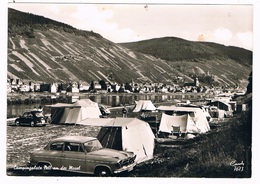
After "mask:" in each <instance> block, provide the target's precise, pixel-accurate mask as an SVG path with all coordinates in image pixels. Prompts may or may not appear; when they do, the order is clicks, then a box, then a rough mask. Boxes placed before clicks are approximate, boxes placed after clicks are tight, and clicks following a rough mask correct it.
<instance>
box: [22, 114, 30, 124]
mask: <svg viewBox="0 0 260 184" xmlns="http://www.w3.org/2000/svg"><path fill="white" fill-rule="evenodd" d="M28 116H29V113H28V112H25V113H24V114H23V115H22V116H21V118H20V124H21V125H27V124H28Z"/></svg>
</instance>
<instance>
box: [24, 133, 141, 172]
mask: <svg viewBox="0 0 260 184" xmlns="http://www.w3.org/2000/svg"><path fill="white" fill-rule="evenodd" d="M135 158H136V155H135V154H134V153H133V152H127V151H118V150H113V149H107V148H103V147H102V145H101V143H100V142H99V140H98V139H97V138H94V137H85V136H65V137H60V138H56V139H53V140H51V141H50V142H49V143H48V144H47V146H46V147H45V148H43V149H40V150H35V151H34V152H31V153H30V161H29V163H28V164H29V166H30V167H35V168H39V167H40V169H39V170H41V171H42V172H43V173H46V172H49V171H54V170H62V171H69V172H79V173H86V174H94V175H96V176H110V175H115V174H118V173H121V172H124V171H126V172H129V171H131V170H133V168H134V166H135V165H136V163H135Z"/></svg>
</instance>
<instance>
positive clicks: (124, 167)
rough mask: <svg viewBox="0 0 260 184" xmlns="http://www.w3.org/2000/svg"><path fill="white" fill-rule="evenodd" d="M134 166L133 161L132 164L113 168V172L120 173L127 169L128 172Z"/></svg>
mask: <svg viewBox="0 0 260 184" xmlns="http://www.w3.org/2000/svg"><path fill="white" fill-rule="evenodd" d="M135 166H136V163H133V164H130V165H127V166H123V167H121V168H120V169H118V170H115V171H114V173H115V174H118V173H121V172H124V171H128V172H129V171H132V170H133V169H134V167H135Z"/></svg>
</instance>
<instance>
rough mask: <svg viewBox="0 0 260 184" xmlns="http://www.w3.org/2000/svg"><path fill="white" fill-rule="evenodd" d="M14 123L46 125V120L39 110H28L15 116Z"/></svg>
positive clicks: (18, 124)
mask: <svg viewBox="0 0 260 184" xmlns="http://www.w3.org/2000/svg"><path fill="white" fill-rule="evenodd" d="M15 125H17V126H20V125H25V126H46V121H45V119H44V116H43V114H42V112H41V111H29V112H25V113H23V115H22V116H19V117H18V118H16V119H15Z"/></svg>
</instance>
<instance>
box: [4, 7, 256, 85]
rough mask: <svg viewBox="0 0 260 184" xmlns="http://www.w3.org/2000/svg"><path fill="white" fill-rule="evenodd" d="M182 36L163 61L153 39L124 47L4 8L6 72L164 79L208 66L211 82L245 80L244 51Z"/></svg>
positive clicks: (48, 77) (51, 77)
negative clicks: (145, 48) (146, 45)
mask: <svg viewBox="0 0 260 184" xmlns="http://www.w3.org/2000/svg"><path fill="white" fill-rule="evenodd" d="M165 39H168V38H165ZM175 39H177V38H175ZM154 40H155V42H154V43H156V39H154ZM178 40H182V39H178ZM182 42H184V43H185V44H183V45H182V44H177V45H176V44H175V43H174V42H172V43H171V44H172V46H173V47H172V49H170V50H167V49H161V50H162V51H163V55H165V56H169V57H170V56H171V55H172V53H173V52H172V50H174V53H176V55H175V56H174V57H175V59H171V61H176V62H169V59H167V58H163V57H159V56H158V55H157V54H154V53H157V50H158V51H159V50H160V49H157V50H156V48H154V46H152V45H153V44H154V43H151V45H150V46H149V48H151V51H150V52H151V53H141V52H143V51H141V50H142V49H137V48H138V47H137V46H136V49H135V48H127V47H129V44H127V45H125V44H116V43H113V42H111V41H109V40H107V39H105V38H103V37H102V36H101V35H100V34H98V33H95V32H93V31H83V30H78V29H76V28H73V27H72V26H70V25H67V24H64V23H61V22H57V21H54V20H51V19H49V18H45V17H42V16H37V15H33V14H30V13H24V12H20V11H17V10H14V9H9V12H8V63H7V64H8V77H10V78H20V79H24V80H32V81H44V82H58V81H87V82H91V81H93V80H105V81H108V82H115V81H116V82H119V83H125V82H130V81H131V79H134V80H135V81H136V82H145V81H149V82H164V83H166V82H172V81H174V80H175V79H176V77H177V76H182V77H184V78H185V79H187V80H186V81H191V74H197V73H199V74H205V73H206V72H207V71H210V73H211V74H214V75H216V76H214V79H215V80H216V81H217V82H219V83H223V84H227V85H234V84H237V83H243V82H244V81H245V80H247V78H248V75H249V73H250V72H251V62H252V60H251V59H249V57H247V55H246V53H247V52H246V51H245V54H243V52H242V51H241V50H239V52H238V51H237V48H233V47H230V50H229V52H228V53H240V55H241V57H240V55H239V57H237V56H236V54H232V57H229V56H228V54H227V53H225V52H221V49H219V52H220V54H218V55H216V54H215V53H216V49H217V48H218V47H219V45H217V44H213V43H211V45H212V46H210V43H209V44H208V46H207V45H203V44H201V43H192V44H191V43H190V42H188V41H185V40H183V41H182ZM186 43H189V44H186ZM133 44H134V43H133ZM137 45H140V46H141V45H142V44H139V43H138V44H137ZM199 45H202V46H199ZM214 45H215V46H214ZM162 48H163V47H162ZM194 48H195V49H194ZM202 48H204V50H202ZM198 53H200V55H199V57H197V56H198ZM212 55H213V56H214V55H216V56H214V57H211V56H212ZM242 56H243V57H242ZM187 57H188V58H187ZM237 58H239V59H237ZM194 61H196V62H194ZM239 62H240V63H243V65H242V64H239ZM244 63H248V64H247V65H244Z"/></svg>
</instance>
